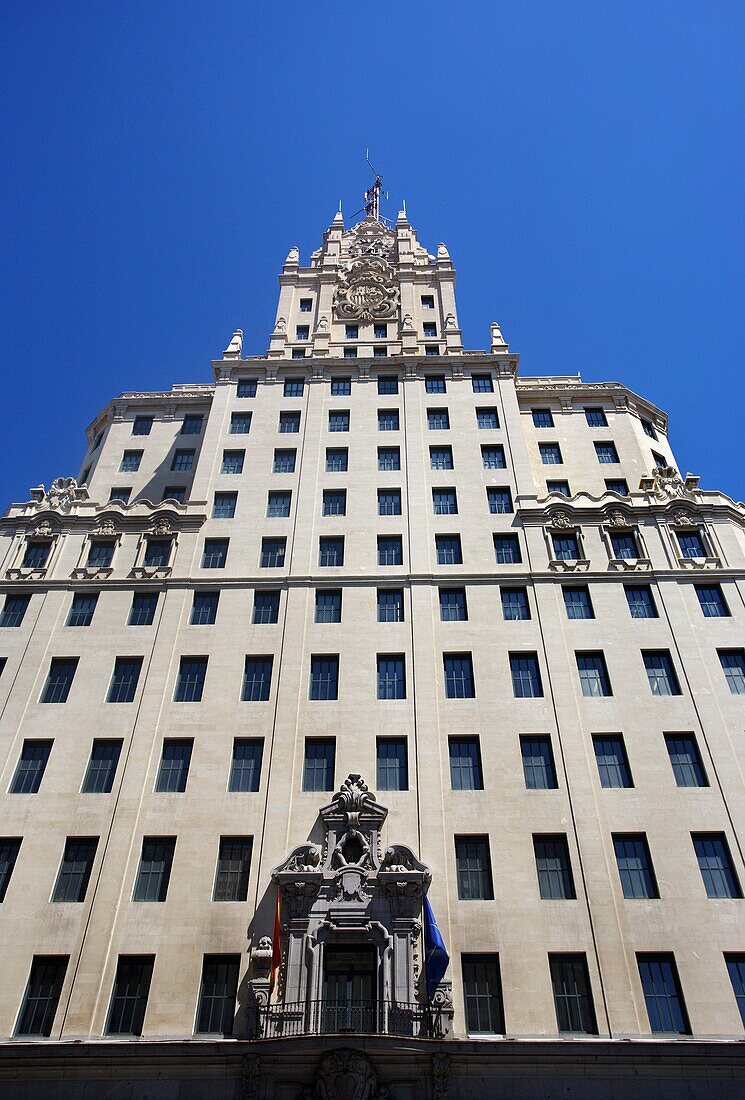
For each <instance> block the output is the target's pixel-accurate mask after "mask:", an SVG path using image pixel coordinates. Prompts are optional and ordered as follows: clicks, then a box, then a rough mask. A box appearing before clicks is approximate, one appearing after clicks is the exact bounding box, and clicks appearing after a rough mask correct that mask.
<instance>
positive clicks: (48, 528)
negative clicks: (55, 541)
mask: <svg viewBox="0 0 745 1100" xmlns="http://www.w3.org/2000/svg"><path fill="white" fill-rule="evenodd" d="M31 534H32V536H33V538H37V539H50V538H51V537H52V535H53V534H54V528H53V527H52V525H51V523H50V522H49V520H48V519H43V520H42V521H41V522H40V523H37V525H36V527H34V529H33V531H32V532H31Z"/></svg>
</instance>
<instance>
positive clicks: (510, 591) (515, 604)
mask: <svg viewBox="0 0 745 1100" xmlns="http://www.w3.org/2000/svg"><path fill="white" fill-rule="evenodd" d="M500 595H501V599H502V616H503V618H504V619H506V620H514V619H529V618H530V605H529V603H528V590H527V588H501V589H500Z"/></svg>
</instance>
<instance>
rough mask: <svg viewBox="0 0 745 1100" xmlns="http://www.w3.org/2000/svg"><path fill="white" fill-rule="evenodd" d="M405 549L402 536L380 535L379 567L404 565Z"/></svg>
mask: <svg viewBox="0 0 745 1100" xmlns="http://www.w3.org/2000/svg"><path fill="white" fill-rule="evenodd" d="M403 561H404V547H403V540H402V538H401V536H400V535H378V565H403Z"/></svg>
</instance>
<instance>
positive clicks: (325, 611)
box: [316, 588, 341, 623]
mask: <svg viewBox="0 0 745 1100" xmlns="http://www.w3.org/2000/svg"><path fill="white" fill-rule="evenodd" d="M316 622H317V623H340V622H341V589H338V588H317V589H316Z"/></svg>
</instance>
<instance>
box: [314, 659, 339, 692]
mask: <svg viewBox="0 0 745 1100" xmlns="http://www.w3.org/2000/svg"><path fill="white" fill-rule="evenodd" d="M310 698H311V699H319V700H322V699H325V700H332V699H338V698H339V658H338V657H328V656H323V657H320V656H319V657H311V659H310Z"/></svg>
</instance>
